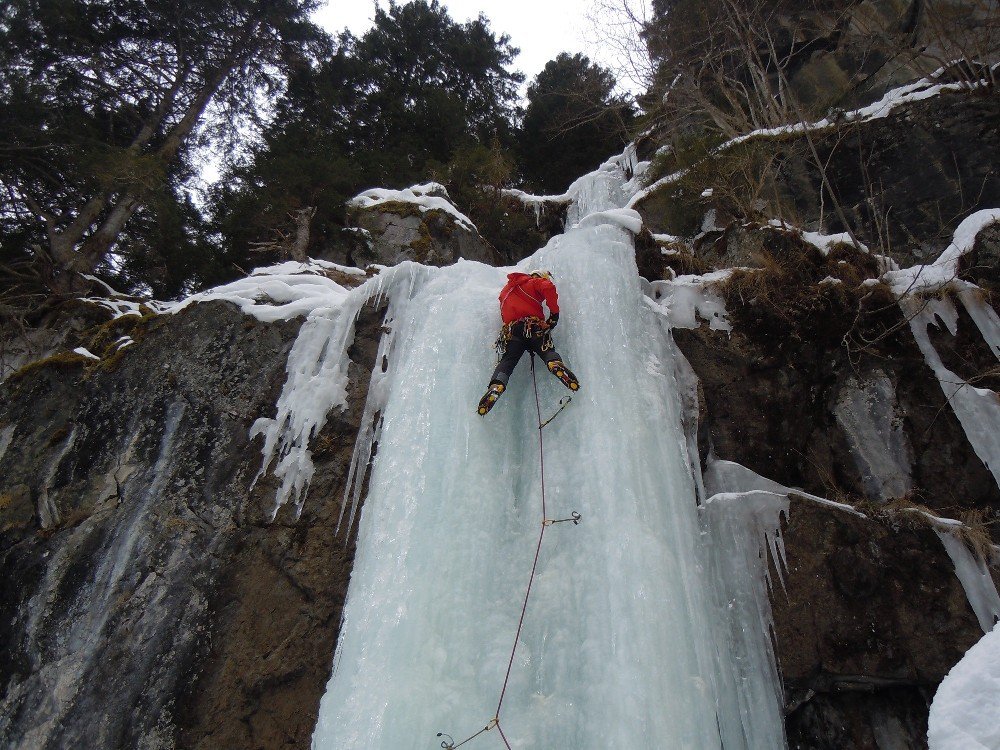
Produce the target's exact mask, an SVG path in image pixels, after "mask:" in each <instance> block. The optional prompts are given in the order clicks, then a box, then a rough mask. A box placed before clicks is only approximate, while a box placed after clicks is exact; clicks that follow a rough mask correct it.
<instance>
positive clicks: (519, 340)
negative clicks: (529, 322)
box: [490, 321, 562, 385]
mask: <svg viewBox="0 0 1000 750" xmlns="http://www.w3.org/2000/svg"><path fill="white" fill-rule="evenodd" d="M525 333H526V331H525V325H524V323H523V322H521V321H517V322H516V323H514V324H513V325H512V326H511V331H510V341H509V342H508V343H507V350H506V351H505V352H504V355H503V356H502V357H501V358H500V362H499V364H497V369H495V370H494V371H493V379H492V380H490V382H491V383H503V384H504V385H507V380H508V379H509V378H510V375H511V373H512V372H514V368H515V367H517V363H518V362H519V361H520V359H521V357H522V356H523V355H524V353H525V352H527V351H531V352H534V353H535V354H537V355H538V356H539V357H540V358H541V359H542V361H543V362H545V363H548V362H551V361H553V360H556V359H562V357H560V356H559V352H557V351H556V350H555V348H554V347H553V346H552V335H551V334H550V333H549V332H548V331H547V330H539V329H537V328H530V329H529V331H528V333H533V334H534V335H531V336H526V335H525Z"/></svg>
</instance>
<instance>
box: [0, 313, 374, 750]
mask: <svg viewBox="0 0 1000 750" xmlns="http://www.w3.org/2000/svg"><path fill="white" fill-rule="evenodd" d="M380 322H381V318H380V316H379V315H378V314H377V313H376V312H374V311H368V312H366V313H365V314H363V315H362V317H361V319H360V321H359V324H358V338H357V341H356V343H355V345H354V347H353V348H352V350H351V357H352V365H351V372H350V375H351V383H352V386H351V389H350V396H349V401H350V403H349V406H348V408H347V410H346V411H344V412H343V413H341V414H331V416H330V419H329V421H328V423H327V425H326V427H325V428H324V430H323V432H322V434H320V435H319V436H318V438H317V439H316V445H317V450H316V452H315V454H314V456H315V463H316V475H315V478H314V480H313V485H312V489H311V492H310V498H309V500H308V502H307V503H306V506H305V510H304V512H303V514H302V517H301V518H295V517H294V514H293V513H290V512H287V509H284V510H282V512H281V513H279V515H278V519H277V521H276V522H274V523H269V522H268V515H269V512H270V507H271V506H270V503H271V499H272V498H273V490H274V488H273V486H272V484H271V482H270V481H269V480H268V479H264V480H262V481H261V482H260V483H259V484H258V485H257V487H256V489H255V490H254V491H253V492H252V493H249V492H248V488H249V487H250V484H251V481H252V480H253V478H254V475H255V474H256V472H257V469H258V468H259V466H260V460H261V455H260V446H259V445H258V444H257V443H253V444H251V443H250V442H249V440H248V434H249V429H250V425H251V424H252V422H253V421H254V419H256V418H257V417H259V416H271V415H272V414H273V410H274V403H275V400H276V398H277V395H278V393H279V392H280V388H281V385H282V383H283V382H284V365H285V360H286V357H287V353H288V350H289V348H290V346H291V343H292V341H293V340H294V337H295V334H296V332H297V329H298V324H297V323H289V324H278V325H267V324H260V323H258V322H256V321H255V320H253V319H252V318H248V317H246V316H244V315H243V314H242V313H240V312H239V311H237V310H236V308H234V307H232V306H230V305H227V304H224V303H212V304H207V305H199V306H195V307H191V308H188V309H187V310H185V311H184V312H182V313H180V314H178V315H177V316H163V317H160V318H154V319H153V320H152V321H151V322H150V323H149V330H148V331H147V332H146V335H145V336H144V338H143V340H142V341H140V342H138V343H136V344H135V345H133V346H132V347H130V348H129V349H127V350H126V351H125V353H124V355H123V356H122V357H121V358H120V360H118V362H117V363H116V366H115V367H108V368H105V369H101V368H100V367H97V368H90V369H86V370H85V369H84V367H83V366H82V365H79V364H77V365H75V366H72V367H63V368H56V367H41V368H38V369H37V370H36V371H35V372H34V373H33V374H32V377H30V378H22V379H15V380H14V382H8V383H7V384H5V385H4V386H2V387H3V389H4V390H3V393H2V395H3V400H2V405H0V430H5V429H6V433H7V435H8V437H9V438H10V440H9V444H8V447H7V450H6V452H5V453H4V455H3V456H2V458H0V498H2V502H0V529H2V533H0V565H2V573H0V586H2V587H3V591H2V592H0V644H2V645H0V744H2V745H3V746H4V747H10V748H21V749H24V750H28V749H29V748H30V749H31V750H41V749H43V748H67V747H88V748H138V747H142V748H149V749H151V750H152V749H156V748H177V747H190V748H222V747H227V748H229V747H240V748H283V747H289V748H291V747H296V748H302V747H306V746H308V742H309V737H310V735H311V733H312V728H313V724H314V720H315V715H316V711H317V708H318V703H319V698H320V696H321V695H322V692H323V689H324V687H325V683H326V680H327V679H328V676H329V672H330V668H331V661H332V654H333V649H334V645H335V642H336V636H337V630H338V627H339V620H340V612H341V608H342V606H343V601H344V596H345V593H346V588H347V582H348V578H349V574H350V565H351V560H352V557H353V549H352V548H351V547H349V546H347V545H346V544H345V540H344V537H343V536H342V535H341V536H340V537H337V536H335V534H334V529H335V526H336V522H337V514H338V511H339V500H340V496H341V494H342V492H343V485H344V481H345V476H346V470H347V464H348V462H349V458H350V452H351V448H352V446H353V442H354V436H355V434H356V432H357V424H358V421H359V419H360V415H361V410H362V407H363V404H364V399H365V395H366V393H365V392H366V387H367V383H368V374H369V372H370V370H371V367H372V366H373V360H374V357H375V348H376V342H377V336H378V333H377V329H378V327H379V325H380ZM11 427H14V429H13V432H12V434H11Z"/></svg>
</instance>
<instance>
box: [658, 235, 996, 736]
mask: <svg viewBox="0 0 1000 750" xmlns="http://www.w3.org/2000/svg"><path fill="white" fill-rule="evenodd" d="M744 236H745V235H744ZM786 250H789V248H786ZM816 262H822V263H826V262H827V261H825V260H822V261H820V260H817V261H816ZM793 263H794V265H795V266H796V268H798V269H799V270H800V271H802V272H803V273H805V271H803V270H802V269H803V268H804V267H807V266H808V265H809V261H808V260H806V259H805V258H804V257H803V258H800V259H798V260H796V261H793ZM823 273H826V271H825V270H816V271H815V273H814V277H815V278H818V277H820V276H821V274H823ZM804 287H805V288H808V283H807V282H804ZM735 290H738V291H739V292H740V293H747V294H748V296H746V297H741V296H740V293H737V292H736V291H734V289H730V291H729V292H728V294H727V307H728V312H729V315H730V319H731V320H732V321H733V323H734V330H733V332H732V333H731V334H727V333H724V332H719V331H710V330H709V329H708V326H707V325H706V326H702V327H701V328H699V329H696V330H690V331H684V330H675V332H674V335H675V340H676V341H677V343H678V345H679V347H680V349H681V350H682V352H683V353H684V354H685V356H686V357H687V359H688V360H689V362H690V363H691V366H692V367H693V369H694V371H695V373H696V374H697V375H698V378H699V381H700V383H699V402H700V411H701V415H700V433H699V451H700V453H701V455H702V456H707V455H709V453H712V454H713V455H715V456H716V457H718V458H721V459H726V460H731V461H737V462H739V463H741V464H743V465H744V466H747V467H748V468H750V469H752V470H753V471H755V472H757V473H759V474H762V475H764V476H767V477H768V478H771V479H774V480H776V481H778V482H780V483H782V484H785V485H787V486H791V487H799V488H802V489H804V490H805V491H807V492H810V493H812V494H815V495H820V496H823V497H827V498H829V499H832V500H835V501H839V502H842V503H847V504H850V505H853V506H854V507H856V508H859V509H861V510H862V511H863V512H865V514H866V515H867V519H862V518H858V517H856V516H853V515H851V514H848V513H845V512H843V511H840V510H836V509H831V508H829V507H824V506H819V505H816V504H814V503H811V502H807V501H804V500H793V502H792V506H791V512H790V515H789V519H788V522H787V525H786V527H785V529H784V539H785V544H786V548H787V555H788V569H787V574H786V576H785V581H786V584H787V591H783V590H782V589H781V588H780V587H779V588H778V589H777V590H776V591H774V592H772V594H773V596H772V604H773V612H774V621H775V641H776V645H777V654H778V659H779V663H780V667H781V671H782V675H783V679H784V684H785V696H786V704H787V705H786V712H787V720H786V721H787V727H786V728H787V733H788V738H789V743H790V747H792V748H801V749H802V750H805V749H806V748H810V749H820V748H821V749H822V750H827V749H829V750H833V749H834V748H882V749H885V748H897V747H906V748H920V747H926V739H925V737H926V722H927V711H928V706H929V702H930V699H931V697H932V696H933V694H934V690H935V689H936V686H937V685H938V683H940V681H941V679H943V677H944V675H945V674H946V673H947V672H948V670H949V669H950V668H951V667H952V666H953V665H954V664H955V663H956V662H957V661H958V659H959V658H960V657H961V655H962V654H963V653H964V652H965V650H967V649H968V648H969V647H970V646H971V645H972V644H973V643H975V642H976V641H977V640H978V639H979V638H980V637H981V636H982V630H981V628H980V626H979V622H978V620H977V618H976V616H975V613H974V612H973V610H972V608H971V606H970V605H969V603H968V601H967V598H966V595H965V593H964V591H963V588H962V586H961V583H960V582H959V580H958V578H957V577H956V575H955V573H954V566H953V564H952V562H951V560H950V558H949V557H948V555H947V553H946V551H945V549H944V547H943V546H942V544H941V542H940V540H939V539H938V538H937V536H936V534H935V533H934V531H933V530H932V529H931V528H930V527H929V526H928V525H927V524H926V523H925V522H923V521H921V518H922V516H920V515H919V514H916V513H913V512H912V511H913V506H914V505H919V506H921V507H923V508H927V509H929V510H930V511H931V512H933V513H936V514H938V515H941V516H945V517H950V518H957V517H963V516H964V515H965V514H967V513H970V512H978V513H983V514H985V515H986V517H988V518H996V517H1000V489H998V487H997V484H996V482H995V481H994V479H993V477H992V475H991V474H990V472H989V470H988V469H987V468H986V466H985V465H984V464H983V462H982V461H981V460H980V459H979V458H978V456H977V455H976V453H975V451H974V450H973V448H972V446H971V445H970V444H969V442H968V440H967V439H966V437H965V434H964V431H963V429H962V426H961V425H960V424H959V422H958V420H957V418H956V417H955V416H954V414H953V412H952V410H951V409H950V407H949V406H948V404H947V402H946V401H945V397H944V395H943V393H942V391H941V388H940V386H939V384H938V382H937V380H936V378H935V376H934V374H933V373H932V371H931V370H930V368H929V367H928V366H927V365H926V363H925V362H924V359H923V357H922V355H921V353H920V351H919V350H918V349H917V347H916V345H915V344H914V343H913V341H912V337H910V336H909V329H908V327H906V326H905V322H904V321H903V319H902V315H901V314H900V313H899V312H898V310H897V309H896V308H895V306H894V305H892V304H891V301H890V307H889V308H888V309H887V310H885V311H883V312H882V313H881V314H882V315H886V316H888V317H886V318H884V320H883V321H882V326H883V328H884V330H892V329H893V328H897V329H899V333H898V334H896V335H893V336H890V337H887V339H886V340H885V341H884V342H882V344H881V345H880V347H876V349H879V350H878V351H876V350H874V349H873V350H870V351H855V352H853V353H852V350H851V349H850V348H845V347H844V346H841V345H839V344H840V342H841V341H842V340H843V337H844V335H845V332H846V331H849V330H850V327H851V322H852V321H851V319H850V316H848V317H846V319H843V320H842V321H841V323H842V324H840V323H838V322H837V319H838V317H840V318H843V317H844V315H845V311H844V310H841V309H838V306H837V304H835V302H834V300H833V297H826V298H824V297H823V295H824V294H827V292H824V291H822V286H817V287H812V290H811V291H809V292H806V293H805V295H804V296H803V298H801V299H797V298H795V295H794V294H793V293H792V292H791V291H790V287H789V288H788V289H786V290H785V291H786V295H785V296H783V297H776V296H773V295H772V294H770V293H769V289H768V287H767V286H764V285H761V286H759V287H756V288H755V287H749V286H748V287H740V286H736V287H735ZM751 293H752V295H751ZM803 307H805V308H807V309H803ZM810 307H811V308H814V312H813V311H810V310H809V309H808V308H810ZM800 316H804V317H800ZM824 317H825V320H824ZM807 319H808V320H809V323H807V324H803V321H804V320H807ZM775 321H778V323H777V324H775ZM821 321H822V322H821ZM800 326H801V327H800ZM958 330H959V335H958V336H956V337H952V336H951V335H950V334H947V333H944V334H936V335H935V337H934V343H935V346H936V347H937V348H938V350H939V351H940V352H941V355H942V357H943V358H944V359H945V360H947V361H948V362H949V363H951V364H952V365H953V366H955V367H956V371H957V372H959V373H960V374H961V375H962V376H963V377H971V376H973V375H974V374H975V373H976V372H977V371H978V372H980V373H982V372H988V367H989V366H990V365H989V363H990V362H992V363H993V366H995V359H994V358H993V356H992V354H990V353H989V351H988V348H987V347H986V345H985V343H984V342H983V341H982V338H981V337H980V336H979V334H978V331H977V330H976V328H975V325H974V324H973V322H972V321H971V320H970V319H968V318H967V317H965V316H964V315H963V316H962V317H960V320H959V328H958ZM979 382H982V380H980V381H979ZM887 503H888V504H887ZM906 508H909V510H906ZM995 578H996V580H997V581H998V582H1000V575H995Z"/></svg>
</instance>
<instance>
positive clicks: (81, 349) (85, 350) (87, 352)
mask: <svg viewBox="0 0 1000 750" xmlns="http://www.w3.org/2000/svg"><path fill="white" fill-rule="evenodd" d="M73 354H79V355H80V356H83V357H86V358H87V359H96V360H98V361H100V359H101V358H100V357H98V356H97V355H96V354H94V353H93V352H92V351H90V349H88V348H87V347H85V346H78V347H77V348H76V349H74V350H73Z"/></svg>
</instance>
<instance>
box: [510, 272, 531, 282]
mask: <svg viewBox="0 0 1000 750" xmlns="http://www.w3.org/2000/svg"><path fill="white" fill-rule="evenodd" d="M530 278H531V274H527V273H521V272H520V271H514V273H509V274H507V281H508V282H511V281H524V280H525V279H530Z"/></svg>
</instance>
